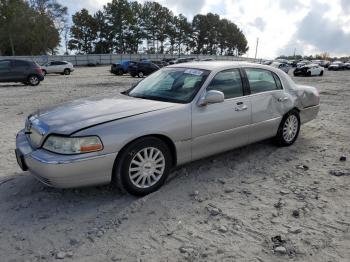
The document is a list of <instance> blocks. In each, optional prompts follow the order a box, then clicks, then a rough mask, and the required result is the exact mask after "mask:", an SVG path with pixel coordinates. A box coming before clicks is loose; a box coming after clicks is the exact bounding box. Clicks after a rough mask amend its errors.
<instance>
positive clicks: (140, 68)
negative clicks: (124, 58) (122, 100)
mask: <svg viewBox="0 0 350 262" xmlns="http://www.w3.org/2000/svg"><path fill="white" fill-rule="evenodd" d="M159 68H160V67H159V66H157V65H156V64H154V63H152V62H148V61H142V62H139V63H130V65H129V70H128V71H129V73H130V75H131V76H132V77H135V76H138V77H144V76H148V75H150V74H152V73H153V72H155V71H157V70H159Z"/></svg>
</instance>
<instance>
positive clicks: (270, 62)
mask: <svg viewBox="0 0 350 262" xmlns="http://www.w3.org/2000/svg"><path fill="white" fill-rule="evenodd" d="M272 63H273V61H264V62H262V64H263V65H271V64H272Z"/></svg>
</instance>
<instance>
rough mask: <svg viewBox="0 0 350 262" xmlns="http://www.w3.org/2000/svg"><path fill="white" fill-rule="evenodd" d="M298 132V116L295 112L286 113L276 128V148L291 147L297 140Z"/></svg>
mask: <svg viewBox="0 0 350 262" xmlns="http://www.w3.org/2000/svg"><path fill="white" fill-rule="evenodd" d="M299 131H300V116H299V112H298V111H297V110H295V109H294V110H292V111H290V112H289V113H287V114H286V115H285V116H284V117H283V119H282V121H281V123H280V126H279V128H278V131H277V135H276V137H275V140H276V143H277V145H278V146H291V145H293V144H294V142H295V141H296V140H297V138H298V135H299Z"/></svg>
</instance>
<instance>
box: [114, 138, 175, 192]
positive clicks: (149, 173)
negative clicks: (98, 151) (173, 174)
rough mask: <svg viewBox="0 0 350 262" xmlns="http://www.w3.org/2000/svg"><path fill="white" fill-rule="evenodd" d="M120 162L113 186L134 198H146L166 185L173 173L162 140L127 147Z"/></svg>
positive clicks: (169, 157) (116, 169)
mask: <svg viewBox="0 0 350 262" xmlns="http://www.w3.org/2000/svg"><path fill="white" fill-rule="evenodd" d="M117 162H118V163H116V165H117V166H116V167H115V168H114V172H113V180H112V181H113V183H114V184H116V185H117V186H118V187H119V188H120V189H122V190H125V191H127V192H128V193H130V194H132V195H138V196H143V195H147V194H150V193H152V192H154V191H156V190H158V189H159V188H160V187H161V186H162V185H163V184H164V182H165V181H166V179H167V177H168V174H169V172H170V169H171V165H172V157H171V153H170V150H169V148H168V146H167V145H166V144H165V143H164V142H163V141H162V140H160V139H158V138H153V137H148V138H141V139H139V140H136V141H135V142H132V143H131V144H130V145H129V146H127V148H126V149H125V150H123V153H122V154H121V156H120V158H119V159H118V160H117Z"/></svg>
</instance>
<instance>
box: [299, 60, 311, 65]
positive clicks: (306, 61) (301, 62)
mask: <svg viewBox="0 0 350 262" xmlns="http://www.w3.org/2000/svg"><path fill="white" fill-rule="evenodd" d="M310 63H311V62H310V61H309V60H301V61H300V62H298V63H297V67H303V66H304V65H308V64H310Z"/></svg>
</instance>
